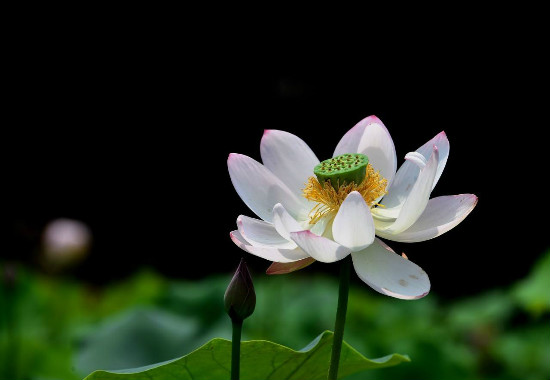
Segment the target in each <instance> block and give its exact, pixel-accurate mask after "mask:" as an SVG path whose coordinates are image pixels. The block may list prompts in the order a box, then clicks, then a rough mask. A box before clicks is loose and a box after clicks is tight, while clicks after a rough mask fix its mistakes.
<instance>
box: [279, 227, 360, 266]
mask: <svg viewBox="0 0 550 380" xmlns="http://www.w3.org/2000/svg"><path fill="white" fill-rule="evenodd" d="M290 237H291V238H292V240H294V241H295V242H296V244H298V247H300V248H302V249H303V250H304V251H306V252H307V253H308V254H309V255H310V256H311V257H313V258H314V259H315V260H317V261H320V262H322V263H333V262H335V261H338V260H341V259H343V258H344V257H346V256H347V255H349V254H350V253H351V250H350V249H349V248H346V247H344V246H342V245H340V244H338V243H336V242H335V241H332V240H330V239H327V238H326V237H323V236H317V235H315V234H314V233H312V232H311V231H300V232H291V233H290Z"/></svg>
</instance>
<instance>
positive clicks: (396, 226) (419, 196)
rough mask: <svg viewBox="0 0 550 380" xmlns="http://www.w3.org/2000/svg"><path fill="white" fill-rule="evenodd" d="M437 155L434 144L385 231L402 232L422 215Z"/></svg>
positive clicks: (435, 166) (428, 194) (430, 186)
mask: <svg viewBox="0 0 550 380" xmlns="http://www.w3.org/2000/svg"><path fill="white" fill-rule="evenodd" d="M438 156H439V153H438V150H437V148H436V147H435V146H434V148H433V153H432V155H431V157H430V159H429V160H428V163H427V164H426V166H425V167H424V169H422V170H421V171H420V175H419V176H418V179H417V180H416V182H415V183H414V185H413V187H412V189H411V191H410V193H409V195H408V197H407V199H406V200H405V203H404V204H403V206H402V207H401V210H400V211H399V216H398V217H397V219H396V220H395V222H394V223H393V224H392V225H391V226H390V227H389V228H388V229H386V230H385V232H387V233H391V234H398V233H400V232H403V231H405V230H406V229H407V228H409V227H410V226H412V225H413V224H414V222H416V220H417V219H418V218H419V217H420V215H422V213H423V212H424V209H425V208H426V205H427V204H428V201H429V200H430V194H431V192H432V187H433V186H432V185H433V182H434V178H435V175H436V171H437V162H438Z"/></svg>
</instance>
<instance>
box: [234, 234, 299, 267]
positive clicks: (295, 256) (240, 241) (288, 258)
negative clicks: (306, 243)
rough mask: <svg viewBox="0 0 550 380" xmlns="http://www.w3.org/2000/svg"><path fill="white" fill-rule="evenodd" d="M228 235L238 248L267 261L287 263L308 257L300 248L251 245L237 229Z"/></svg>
mask: <svg viewBox="0 0 550 380" xmlns="http://www.w3.org/2000/svg"><path fill="white" fill-rule="evenodd" d="M229 236H231V240H233V243H235V244H236V245H237V246H238V247H239V248H241V249H242V250H245V251H246V252H248V253H251V254H253V255H255V256H258V257H261V258H262V259H266V260H269V261H277V262H279V263H289V262H292V261H298V260H302V259H305V258H306V257H309V255H308V254H307V253H305V252H304V251H303V250H302V249H300V248H295V249H280V248H264V247H254V246H253V245H250V244H249V243H248V242H247V241H246V239H245V238H244V237H243V236H242V235H241V233H240V232H239V231H236V230H235V231H232V232H231V233H230V234H229Z"/></svg>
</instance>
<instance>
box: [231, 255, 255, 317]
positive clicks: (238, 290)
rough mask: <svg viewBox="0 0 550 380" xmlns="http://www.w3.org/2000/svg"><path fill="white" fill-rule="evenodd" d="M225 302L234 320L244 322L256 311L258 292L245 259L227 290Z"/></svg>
mask: <svg viewBox="0 0 550 380" xmlns="http://www.w3.org/2000/svg"><path fill="white" fill-rule="evenodd" d="M224 303H225V311H226V312H227V314H229V316H230V317H231V319H232V320H233V321H241V322H242V321H243V320H244V319H245V318H248V317H249V316H250V315H251V314H252V313H253V312H254V308H255V307H256V292H255V291H254V284H253V283H252V278H251V277H250V272H248V268H247V266H246V263H245V262H244V260H243V259H241V263H240V264H239V267H238V268H237V271H236V272H235V275H234V276H233V279H232V280H231V282H230V283H229V286H228V287H227V290H226V291H225V296H224Z"/></svg>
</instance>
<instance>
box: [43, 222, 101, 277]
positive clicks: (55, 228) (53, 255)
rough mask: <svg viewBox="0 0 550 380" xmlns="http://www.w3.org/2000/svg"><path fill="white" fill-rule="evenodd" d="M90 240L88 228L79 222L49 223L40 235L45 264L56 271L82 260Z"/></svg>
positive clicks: (88, 247)
mask: <svg viewBox="0 0 550 380" xmlns="http://www.w3.org/2000/svg"><path fill="white" fill-rule="evenodd" d="M91 240H92V233H91V231H90V228H89V227H88V226H87V225H86V224H84V223H83V222H81V221H78V220H73V219H55V220H52V221H51V222H49V223H48V224H47V225H46V227H45V228H44V232H43V234H42V248H43V253H44V261H45V264H46V265H47V266H48V267H49V268H50V269H57V268H60V267H65V266H68V265H70V264H74V263H76V262H78V261H80V260H81V259H82V258H84V257H85V256H86V255H87V253H88V251H89V249H90V244H91Z"/></svg>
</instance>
